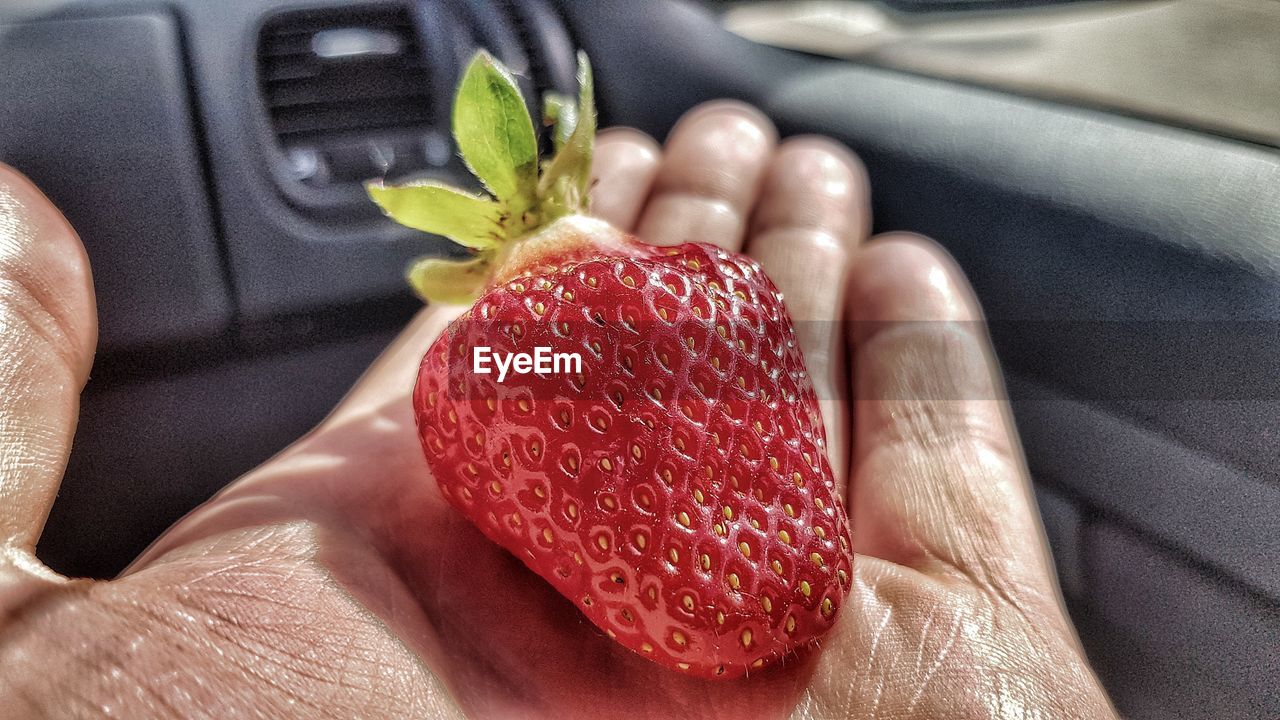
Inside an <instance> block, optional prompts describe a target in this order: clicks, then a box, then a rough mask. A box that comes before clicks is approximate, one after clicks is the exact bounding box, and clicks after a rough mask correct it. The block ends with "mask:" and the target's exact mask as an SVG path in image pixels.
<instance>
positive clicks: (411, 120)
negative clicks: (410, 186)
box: [273, 98, 430, 140]
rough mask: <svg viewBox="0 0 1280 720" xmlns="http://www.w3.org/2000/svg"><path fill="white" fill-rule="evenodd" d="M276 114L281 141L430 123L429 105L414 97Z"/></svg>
mask: <svg viewBox="0 0 1280 720" xmlns="http://www.w3.org/2000/svg"><path fill="white" fill-rule="evenodd" d="M273 115H274V118H273V119H274V123H275V128H276V133H277V134H278V135H279V136H280V138H281V139H282V140H284V139H288V138H290V137H291V136H297V135H317V134H324V133H331V132H332V133H338V132H349V131H353V130H362V129H385V128H395V127H413V126H425V125H426V124H427V123H428V121H429V120H430V113H429V112H428V108H427V106H426V104H425V103H422V102H420V101H416V100H414V99H412V98H410V99H396V100H388V101H383V102H379V103H367V102H359V101H356V102H339V103H329V104H325V105H308V106H305V107H299V108H283V109H281V110H279V111H277V112H275V113H273Z"/></svg>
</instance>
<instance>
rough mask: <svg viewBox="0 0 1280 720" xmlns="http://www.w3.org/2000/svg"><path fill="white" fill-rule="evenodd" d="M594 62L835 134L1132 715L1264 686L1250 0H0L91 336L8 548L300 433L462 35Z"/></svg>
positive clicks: (654, 127)
mask: <svg viewBox="0 0 1280 720" xmlns="http://www.w3.org/2000/svg"><path fill="white" fill-rule="evenodd" d="M478 46H484V47H487V48H489V49H490V50H492V51H493V52H495V53H496V54H497V55H498V56H499V57H500V58H501V59H502V60H503V61H504V62H505V63H506V64H507V65H508V66H510V67H512V68H513V69H514V70H515V71H516V72H517V73H518V74H519V76H520V80H521V82H522V84H523V87H524V90H525V91H526V93H527V94H528V96H529V98H530V99H531V100H534V101H536V100H537V98H539V97H541V95H542V93H543V92H546V91H548V90H560V91H565V90H569V89H571V88H572V85H573V77H572V72H573V53H574V52H575V50H576V49H578V48H583V49H585V50H587V51H588V52H589V53H590V55H591V57H592V60H593V63H594V64H595V67H596V75H597V82H598V90H597V94H598V97H599V100H600V109H601V114H602V118H601V120H602V124H604V125H609V124H625V125H631V126H635V127H638V128H640V129H642V130H644V131H646V132H650V133H652V134H654V135H655V136H657V137H659V138H661V137H663V136H664V135H665V133H666V132H667V131H668V130H669V128H670V127H671V125H672V124H673V123H674V122H675V120H676V118H678V117H679V116H680V114H681V113H682V112H684V111H685V110H686V109H688V108H689V107H691V106H693V105H694V104H696V103H698V102H701V101H703V100H707V99H710V98H714V97H735V98H740V99H743V100H746V101H748V102H753V103H756V104H757V105H759V106H760V107H762V108H763V109H764V110H765V111H766V112H768V113H769V114H770V116H771V117H773V118H774V120H775V121H776V122H777V123H778V125H779V127H780V129H781V130H782V131H783V132H784V133H785V134H794V133H807V132H817V133H825V134H829V135H832V136H835V137H837V138H839V139H840V140H842V141H843V142H845V143H847V144H849V145H850V146H851V147H852V148H854V149H855V150H856V151H857V152H858V153H859V154H860V155H861V156H862V158H863V159H864V161H865V162H866V164H867V166H868V170H869V172H870V174H871V179H872V184H873V192H874V198H873V204H874V212H875V223H876V230H877V231H884V230H893V229H909V230H915V231H918V232H923V233H926V234H929V235H931V236H933V237H935V238H937V239H938V240H939V241H940V242H942V243H943V244H944V245H945V246H946V247H947V248H948V249H949V250H950V251H951V252H952V253H953V254H954V255H955V257H956V258H957V260H958V261H959V262H960V263H961V265H962V266H963V267H964V268H965V270H966V272H967V273H969V275H970V277H971V278H972V279H973V282H974V285H975V287H976V289H977V291H978V293H979V295H980V296H981V299H982V301H983V303H984V305H985V308H986V310H987V312H988V316H989V319H990V322H991V329H992V333H993V335H994V338H995V341H996V346H997V351H998V354H999V356H1000V359H1001V362H1002V364H1003V367H1004V371H1005V375H1006V381H1007V383H1008V387H1009V391H1010V394H1011V397H1012V399H1013V402H1014V408H1015V413H1016V415H1017V419H1018V422H1019V428H1020V431H1021V433H1022V437H1023V441H1024V443H1025V445H1026V450H1027V459H1028V463H1029V465H1030V467H1031V471H1032V473H1033V475H1034V477H1035V480H1036V488H1037V497H1038V499H1039V501H1040V505H1041V510H1042V513H1043V516H1044V520H1045V527H1046V530H1047V532H1048V535H1049V538H1050V540H1051V542H1052V545H1053V549H1054V554H1055V560H1056V563H1057V569H1058V573H1059V576H1060V580H1061V585H1062V588H1063V592H1064V595H1065V597H1066V600H1067V605H1068V608H1069V610H1070V612H1071V614H1072V617H1073V618H1074V620H1075V622H1076V623H1077V626H1078V627H1079V629H1080V633H1081V636H1082V638H1083V640H1084V643H1085V646H1086V648H1087V650H1088V652H1089V654H1090V657H1091V659H1092V660H1093V662H1094V663H1095V665H1096V667H1097V668H1098V671H1099V673H1100V675H1101V677H1102V678H1103V680H1104V682H1105V683H1106V685H1107V687H1108V688H1109V690H1110V692H1111V693H1112V696H1113V698H1114V699H1115V701H1116V703H1117V705H1118V706H1119V708H1120V709H1121V711H1122V712H1123V713H1124V714H1125V715H1126V716H1127V717H1131V718H1144V719H1146V718H1150V719H1152V720H1156V719H1159V720H1165V719H1169V718H1214V719H1220V718H1226V719H1230V718H1259V719H1265V720H1274V719H1275V718H1280V520H1278V518H1280V442H1278V440H1280V332H1277V330H1278V329H1280V325H1278V324H1277V320H1278V319H1280V2H1275V1H1273V0H1252V1H1249V0H1240V1H1233V0H1172V1H1160V2H999V1H995V0H992V1H985V0H968V1H966V0H955V1H952V2H945V1H942V0H938V1H910V0H892V1H891V0H882V1H880V2H859V1H854V0H815V1H798V0H797V1H790V0H772V1H762V2H712V1H710V0H708V1H707V2H698V1H696V0H649V1H646V2H637V1H636V0H580V1H575V0H354V1H353V0H221V1H220V2H216V3H215V2H207V0H167V1H166V2H149V1H148V0H0V161H3V162H6V163H9V164H11V165H13V166H15V167H17V168H18V169H19V170H21V171H22V172H24V173H26V174H28V175H29V176H30V177H32V179H34V180H35V181H36V182H37V183H38V184H39V185H40V186H41V187H42V188H44V189H45V191H46V192H47V193H48V194H49V195H50V196H51V197H52V199H53V200H54V201H55V202H56V203H57V204H58V205H59V207H61V208H62V209H63V210H64V211H65V212H66V214H67V216H68V217H69V218H70V220H71V221H72V223H73V224H74V225H75V227H76V228H77V229H78V230H79V232H80V234H81V235H82V237H83V239H84V242H85V244H86V246H87V248H88V251H89V254H90V257H91V260H92V263H93V269H94V281H95V286H96V290H97V294H98V303H99V312H100V318H101V341H100V347H99V355H98V360H97V363H96V365H95V368H94V372H93V378H92V380H91V381H90V384H89V387H88V389H87V390H86V392H85V395H84V399H83V407H82V419H81V424H80V428H79V431H78V433H77V437H76V444H75V449H74V452H73V455H72V458H71V463H70V467H69V469H68V474H67V479H66V481H65V483H64V485H63V488H62V493H61V495H60V497H59V499H58V503H57V505H56V506H55V507H54V510H53V513H52V516H51V517H50V520H49V525H48V528H47V532H46V534H45V536H44V538H43V539H42V541H41V544H40V548H39V552H40V555H41V557H42V558H43V559H45V560H46V561H47V562H49V563H50V564H51V565H52V566H53V567H54V568H56V569H58V570H59V571H62V572H65V573H69V574H73V575H85V576H93V577H110V576H112V575H114V574H115V573H117V572H118V571H119V570H120V569H121V568H122V567H124V565H125V564H126V563H127V562H128V561H129V560H130V559H131V558H133V557H134V556H135V555H136V554H137V553H138V552H139V551H140V550H141V549H142V548H144V547H145V546H146V545H147V544H148V543H149V542H150V541H151V540H152V539H154V538H155V537H156V536H157V535H158V534H159V533H160V532H162V531H163V530H164V528H166V527H167V526H168V525H169V524H171V523H172V522H173V521H174V520H176V519H177V518H178V517H180V516H181V515H182V514H183V513H185V512H187V511H188V510H190V509H191V508H192V507H194V506H195V505H196V504H198V503H199V502H201V501H203V500H204V499H206V498H207V497H209V496H210V495H211V494H213V493H215V492H217V490H218V489H219V488H221V487H222V486H223V485H225V484H226V483H227V482H229V481H231V480H232V479H234V478H235V477H236V476H237V475H238V474H240V473H242V472H244V471H246V470H248V469H249V468H251V467H253V466H254V465H256V464H257V463H259V462H261V461H263V460H265V459H266V458H267V457H269V456H270V455H271V454H273V453H274V452H276V451H277V450H279V449H280V448H281V447H283V446H284V445H285V444H287V443H288V442H289V441H290V440H292V439H294V438H296V437H297V436H298V435H300V434H301V433H303V432H305V431H306V430H307V429H308V428H309V427H311V426H312V425H313V424H314V423H316V422H317V421H318V420H319V419H320V418H321V417H323V415H324V414H325V413H326V412H327V411H328V409H329V408H330V407H332V406H333V404H334V403H335V402H336V401H337V400H338V399H339V398H340V397H341V395H342V393H343V392H344V391H345V390H346V388H347V387H349V386H350V384H351V383H352V382H353V381H354V380H355V378H356V377H357V376H358V374H359V373H360V372H361V371H362V369H363V368H364V367H365V366H366V365H367V363H368V362H370V361H371V360H372V359H373V358H374V357H375V356H376V354H377V353H378V352H379V351H380V350H381V349H382V348H383V347H384V346H385V345H386V344H387V343H388V342H389V341H390V339H391V338H392V337H394V335H395V333H396V332H397V330H398V329H399V328H400V327H401V326H402V325H403V324H404V323H405V322H406V321H407V319H408V318H409V317H410V316H411V315H412V313H413V312H414V310H415V309H416V308H417V307H418V306H419V305H418V303H417V301H416V300H414V299H413V298H412V297H411V296H410V295H409V293H408V292H407V289H406V288H405V286H404V283H403V280H402V273H403V270H404V268H405V266H406V264H407V263H408V261H409V260H410V259H411V258H413V257H415V256H417V255H421V254H424V253H437V252H441V249H442V248H443V244H442V242H441V241H440V239H439V238H433V237H430V236H426V235H422V234H418V233H414V232H412V231H409V230H407V229H405V228H402V227H399V226H395V225H392V224H390V223H388V222H387V221H385V220H384V219H383V218H382V217H381V216H380V215H379V214H378V213H377V212H376V211H375V210H374V209H373V207H372V206H371V205H370V204H369V203H367V202H366V200H365V198H364V196H363V192H362V190H361V187H360V182H361V181H362V180H364V179H367V178H371V177H383V176H389V177H392V178H403V177H409V176H428V177H439V178H443V179H446V180H449V181H451V182H466V181H467V180H466V177H465V173H463V172H462V169H461V167H460V165H459V163H458V161H457V159H456V157H455V153H454V149H453V147H452V146H451V144H450V141H449V138H448V133H447V130H448V120H447V118H448V104H449V100H450V97H451V94H452V86H453V83H454V81H455V79H456V77H457V74H458V72H459V69H460V66H461V63H462V62H463V61H464V60H465V59H466V57H468V56H469V55H470V53H471V52H472V51H473V49H474V48H475V47H478Z"/></svg>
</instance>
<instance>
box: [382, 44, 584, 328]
mask: <svg viewBox="0 0 1280 720" xmlns="http://www.w3.org/2000/svg"><path fill="white" fill-rule="evenodd" d="M578 85H579V94H578V101H577V103H576V104H575V103H574V102H573V100H572V99H571V98H568V97H565V96H564V95H560V94H557V93H548V94H547V97H546V98H545V99H544V102H543V106H544V108H545V118H544V120H545V122H546V123H547V125H548V126H549V127H551V130H552V137H553V139H554V143H555V153H554V154H553V155H552V156H551V157H550V158H548V159H545V160H542V159H540V158H539V157H538V137H537V134H536V133H535V131H534V126H533V120H532V118H530V117H529V109H528V108H527V107H526V106H525V103H524V98H523V96H521V94H520V89H519V88H518V87H517V86H516V82H515V79H514V78H513V77H512V76H511V72H510V71H509V70H507V68H505V67H503V65H502V63H500V62H498V61H497V60H496V59H495V58H494V57H493V56H492V55H490V54H489V53H487V52H485V51H483V50H481V51H480V52H477V53H476V55H475V57H474V58H472V60H471V62H470V64H468V65H467V70H466V72H465V73H464V74H463V76H462V82H461V84H459V86H458V94H457V95H456V96H455V97H454V101H453V137H454V140H455V141H456V142H457V144H458V150H459V151H460V152H461V154H462V159H463V161H464V162H466V164H467V167H468V168H469V169H470V170H471V172H472V174H474V175H475V176H476V177H477V178H478V179H479V180H480V182H481V183H483V184H484V187H485V189H486V190H487V191H488V194H487V195H486V194H476V193H471V192H467V191H465V190H461V189H458V188H455V187H451V186H449V185H445V184H443V183H439V182H435V181H430V180H425V181H414V182H408V183H404V184H401V185H387V184H385V183H383V182H381V181H373V182H370V183H368V184H367V185H366V186H365V189H366V190H367V191H368V193H369V197H370V198H372V199H373V201H374V202H375V203H377V204H378V206H379V207H381V208H382V210H383V212H385V213H386V214H387V216H389V217H390V218H391V219H392V220H395V221H396V222H398V223H400V224H401V225H406V226H408V227H411V228H414V229H415V230H422V231H423V232H429V233H433V234H435V235H443V236H445V237H447V238H449V239H450V240H453V241H454V242H456V243H458V244H459V245H462V246H463V247H465V248H467V249H468V250H469V251H470V253H471V257H470V258H468V259H466V260H461V261H455V260H445V259H441V258H421V259H419V260H417V261H416V262H415V263H414V264H413V266H412V267H411V268H410V269H409V273H408V280H409V284H410V285H412V286H413V289H414V290H415V291H416V292H417V293H418V295H420V296H421V297H422V298H423V299H424V300H427V301H429V302H444V303H459V304H465V303H468V302H470V301H472V300H474V299H475V298H476V297H478V296H479V295H480V294H481V293H482V292H483V291H484V290H485V288H486V286H487V285H488V282H489V279H490V277H491V276H492V274H493V271H494V269H496V268H497V267H498V266H499V265H501V263H502V260H503V258H505V257H506V255H507V253H508V252H510V249H511V247H512V246H513V244H514V241H515V240H517V239H519V238H521V237H523V236H525V235H529V234H530V233H533V232H535V231H536V230H538V229H539V228H541V227H544V226H546V225H548V224H550V223H551V222H553V221H555V220H556V219H558V218H561V217H564V216H565V215H570V214H574V213H581V212H585V211H586V206H587V189H588V184H589V182H590V179H591V153H592V148H593V146H594V143H595V134H596V111H595V100H594V96H593V92H592V80H591V65H590V63H589V62H588V61H587V56H586V54H585V53H581V52H580V53H578Z"/></svg>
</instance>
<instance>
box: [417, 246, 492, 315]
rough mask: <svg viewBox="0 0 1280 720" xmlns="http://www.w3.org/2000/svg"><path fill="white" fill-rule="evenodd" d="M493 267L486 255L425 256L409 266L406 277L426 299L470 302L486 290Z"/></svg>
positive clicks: (454, 302) (460, 303)
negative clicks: (464, 258)
mask: <svg viewBox="0 0 1280 720" xmlns="http://www.w3.org/2000/svg"><path fill="white" fill-rule="evenodd" d="M491 270H492V268H491V267H490V258H489V257H488V256H487V255H480V256H477V257H474V258H471V259H470V260H444V259H442V258H422V259H420V260H417V261H415V262H414V263H413V265H412V266H411V267H410V268H409V272H408V273H407V278H408V280H409V285H411V286H412V287H413V290H414V292H416V293H418V296H419V297H421V298H422V299H423V300H426V301H428V302H433V303H446V304H449V305H467V304H470V303H471V302H472V301H474V300H475V299H476V298H478V297H480V293H482V292H484V289H485V286H486V285H487V284H488V281H489V274H490V271H491Z"/></svg>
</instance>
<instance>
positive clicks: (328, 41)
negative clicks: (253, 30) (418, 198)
mask: <svg viewBox="0 0 1280 720" xmlns="http://www.w3.org/2000/svg"><path fill="white" fill-rule="evenodd" d="M258 62H259V80H260V83H261V89H262V98H263V102H264V103H265V105H266V110H267V114H268V116H269V118H270V122H271V129H272V130H273V132H274V134H275V137H276V139H277V140H278V142H279V146H280V149H281V150H283V151H284V154H285V157H286V161H287V164H288V169H287V172H288V174H290V175H291V176H292V177H293V179H295V180H297V181H299V182H302V183H305V184H311V185H333V184H344V183H354V182H357V181H360V180H365V179H368V178H370V177H376V176H382V175H386V174H397V173H406V172H412V171H415V170H422V169H425V168H426V167H428V166H429V165H431V164H432V162H431V161H436V162H447V161H448V155H449V150H448V147H447V146H440V147H438V148H435V147H433V141H434V143H435V144H436V145H440V142H439V140H438V139H436V135H435V133H434V131H433V128H434V126H435V125H436V118H435V117H434V116H435V115H436V114H437V109H438V104H437V103H436V101H435V98H434V95H433V93H432V88H431V76H430V73H429V72H428V68H427V67H426V64H425V59H424V53H423V52H422V49H421V46H420V41H419V35H418V33H417V31H416V29H415V27H414V24H413V22H412V19H411V17H410V14H409V12H408V11H407V10H406V9H405V8H402V7H397V6H382V7H376V8H365V9H349V8H335V9H326V10H316V11H307V12H302V13H293V14H289V15H283V16H278V17H275V18H273V19H272V20H270V21H269V22H268V23H267V24H266V25H265V26H264V27H263V29H262V34H261V36H260V44H259V55H258ZM433 153H434V154H436V155H439V156H441V157H428V156H429V155H432V154H433Z"/></svg>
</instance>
